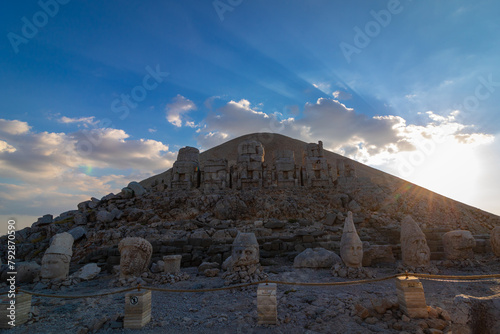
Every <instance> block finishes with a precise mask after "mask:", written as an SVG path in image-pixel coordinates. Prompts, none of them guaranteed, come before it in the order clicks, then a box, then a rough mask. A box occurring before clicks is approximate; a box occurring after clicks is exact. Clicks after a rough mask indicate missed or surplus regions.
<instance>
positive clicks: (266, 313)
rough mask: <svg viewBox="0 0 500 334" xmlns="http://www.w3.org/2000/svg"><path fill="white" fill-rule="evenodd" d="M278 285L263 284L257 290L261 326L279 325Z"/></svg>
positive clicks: (258, 314) (258, 315)
mask: <svg viewBox="0 0 500 334" xmlns="http://www.w3.org/2000/svg"><path fill="white" fill-rule="evenodd" d="M276 289H277V286H276V283H268V284H266V283H262V284H259V286H258V288H257V317H258V324H259V325H277V324H278V302H277V300H276Z"/></svg>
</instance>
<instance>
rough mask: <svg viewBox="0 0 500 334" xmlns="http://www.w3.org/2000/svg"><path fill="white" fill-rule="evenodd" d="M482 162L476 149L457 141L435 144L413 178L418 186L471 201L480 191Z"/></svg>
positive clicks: (456, 198) (459, 199) (460, 199)
mask: <svg viewBox="0 0 500 334" xmlns="http://www.w3.org/2000/svg"><path fill="white" fill-rule="evenodd" d="M480 175H481V164H480V162H479V161H478V158H477V156H476V154H475V152H474V148H473V147H470V146H468V145H461V144H459V143H456V142H448V143H444V144H442V145H439V146H438V147H436V149H435V151H434V152H433V153H432V154H430V155H427V156H426V157H425V160H424V161H423V162H422V164H421V165H420V166H418V167H416V168H415V172H414V173H413V175H412V176H411V177H410V179H411V180H409V181H412V182H414V183H416V184H418V185H419V186H422V187H424V188H427V189H429V190H432V191H434V192H436V193H438V194H441V195H444V196H447V197H450V198H452V199H455V200H458V201H461V202H465V203H467V202H471V201H472V200H473V199H474V197H475V196H477V194H478V190H479V189H478V187H479V186H478V183H477V181H478V179H479V176H480Z"/></svg>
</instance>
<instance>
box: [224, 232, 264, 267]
mask: <svg viewBox="0 0 500 334" xmlns="http://www.w3.org/2000/svg"><path fill="white" fill-rule="evenodd" d="M231 259H232V263H233V266H248V265H252V264H258V263H259V259H260V254H259V244H258V242H257V238H256V237H255V234H253V233H238V235H237V236H236V238H235V239H234V242H233V250H232V254H231Z"/></svg>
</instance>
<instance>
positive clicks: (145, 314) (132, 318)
mask: <svg viewBox="0 0 500 334" xmlns="http://www.w3.org/2000/svg"><path fill="white" fill-rule="evenodd" d="M150 321H151V291H149V290H148V291H140V292H130V293H127V294H126V295H125V317H124V319H123V328H131V329H141V328H142V327H144V326H145V325H146V324H147V323H148V322H150Z"/></svg>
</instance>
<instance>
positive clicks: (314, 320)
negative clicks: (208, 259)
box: [4, 258, 500, 334]
mask: <svg viewBox="0 0 500 334" xmlns="http://www.w3.org/2000/svg"><path fill="white" fill-rule="evenodd" d="M440 269H441V272H440V275H472V274H488V273H499V272H500V261H499V260H498V259H493V258H489V259H483V260H482V265H481V266H477V267H475V268H465V269H458V268H447V269H445V268H440ZM265 270H266V272H267V273H269V279H270V280H281V281H289V282H328V281H330V282H331V281H339V282H340V281H345V280H346V279H342V278H334V277H333V276H332V275H331V273H330V271H329V270H327V269H295V268H293V267H292V266H291V263H282V264H281V265H275V266H270V267H265ZM374 270H376V271H377V277H383V276H389V275H392V274H394V273H395V269H394V267H385V268H384V267H383V268H375V269H374ZM183 272H186V273H188V274H189V275H190V279H189V280H186V281H181V282H177V283H175V284H172V285H162V286H160V287H164V288H172V289H199V288H215V287H222V286H224V281H223V279H222V278H220V277H214V278H207V277H204V276H199V275H198V274H197V270H196V268H184V269H183ZM114 278H115V277H113V276H111V275H107V276H106V275H101V276H98V278H96V279H94V280H92V281H89V282H82V283H80V284H78V285H75V286H71V287H69V288H66V289H65V290H64V289H63V290H62V291H51V290H40V292H43V293H57V294H65V295H68V294H71V295H73V294H75V295H78V294H92V293H96V292H98V291H101V292H102V291H109V290H110V289H111V290H113V289H117V288H114V287H112V288H110V283H111V281H112V280H113V279H114ZM421 281H422V284H423V286H424V291H425V296H426V301H427V305H430V306H433V307H441V308H443V309H444V310H447V311H448V312H449V313H450V314H451V313H452V312H453V298H454V297H455V296H456V295H458V294H467V295H472V296H489V295H493V294H496V293H500V284H499V283H500V280H491V281H481V282H477V281H476V282H442V281H431V280H421ZM25 288H26V289H28V290H30V289H31V288H32V286H26V287H25ZM152 293H153V299H152V321H151V322H150V323H149V324H147V325H146V326H145V327H144V328H143V329H141V330H125V329H123V328H113V327H120V325H122V324H123V323H122V319H123V315H124V304H125V303H124V293H121V294H116V295H111V296H106V297H100V298H82V299H66V300H61V299H55V298H45V297H33V303H32V305H34V306H35V309H37V310H35V314H36V313H37V311H38V313H39V315H38V317H35V319H34V320H35V321H33V320H31V321H30V322H31V323H28V324H24V325H20V326H18V327H16V328H13V329H10V330H8V333H13V334H14V333H15V334H17V333H30V334H31V333H58V334H61V333H80V334H83V333H94V332H97V333H218V334H222V333H287V334H293V333H376V332H381V333H401V330H402V329H403V330H406V331H407V332H409V333H412V332H418V331H419V330H420V328H418V327H419V322H418V321H417V320H411V321H404V320H401V317H400V316H398V310H397V309H395V308H393V309H392V311H389V314H386V315H384V317H385V318H382V316H380V317H379V318H376V317H372V319H371V320H368V319H365V321H363V320H362V319H361V318H360V317H359V316H357V315H356V312H355V311H354V307H355V305H356V304H358V303H360V304H362V305H364V306H366V307H369V306H370V304H371V303H372V302H376V301H377V300H382V299H384V298H387V299H389V300H391V301H396V287H395V283H394V280H388V281H383V282H377V283H370V284H363V285H350V286H332V287H305V286H290V285H278V322H279V325H277V326H265V325H260V326H259V325H257V308H256V300H257V298H256V287H249V288H244V289H232V290H227V291H217V292H205V293H166V292H156V291H153V292H152ZM391 314H393V316H392V317H391ZM399 314H400V311H399ZM369 319H370V318H369ZM395 323H399V324H402V325H403V328H399V327H398V325H397V324H396V325H394V324H395ZM394 326H396V328H399V329H398V330H397V329H394ZM420 327H421V326H420ZM417 328H418V329H417ZM448 329H449V327H447V328H446V329H445V330H444V332H445V333H446V332H447V331H448ZM4 331H5V332H7V331H6V330H4ZM420 331H421V330H420Z"/></svg>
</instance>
